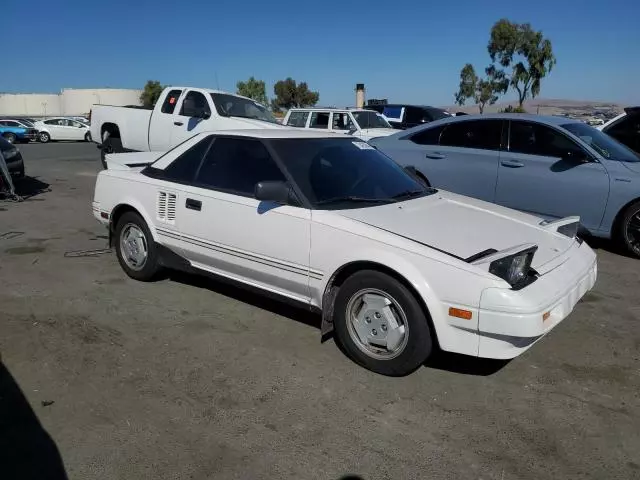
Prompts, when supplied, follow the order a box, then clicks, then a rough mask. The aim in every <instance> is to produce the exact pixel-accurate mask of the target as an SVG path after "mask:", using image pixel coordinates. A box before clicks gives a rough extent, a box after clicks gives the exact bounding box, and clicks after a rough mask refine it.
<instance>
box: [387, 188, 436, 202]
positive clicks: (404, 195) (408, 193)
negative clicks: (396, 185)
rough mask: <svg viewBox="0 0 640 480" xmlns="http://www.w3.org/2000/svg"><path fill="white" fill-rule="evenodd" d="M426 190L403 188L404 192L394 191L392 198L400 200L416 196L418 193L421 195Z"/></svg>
mask: <svg viewBox="0 0 640 480" xmlns="http://www.w3.org/2000/svg"><path fill="white" fill-rule="evenodd" d="M427 192H428V190H427V189H425V190H405V191H404V192H400V193H396V194H395V195H394V196H392V197H391V198H393V199H394V200H401V199H407V198H413V197H417V196H418V195H422V194H423V193H427Z"/></svg>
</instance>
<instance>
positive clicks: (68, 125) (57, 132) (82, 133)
mask: <svg viewBox="0 0 640 480" xmlns="http://www.w3.org/2000/svg"><path fill="white" fill-rule="evenodd" d="M35 126H36V128H37V130H38V140H40V141H41V142H42V143H47V142H48V141H50V140H54V141H58V140H78V141H80V140H84V141H85V142H90V141H91V132H90V131H89V126H88V125H85V124H84V123H81V122H78V121H76V120H71V119H69V118H64V117H55V118H48V119H46V120H40V121H38V122H36V123H35Z"/></svg>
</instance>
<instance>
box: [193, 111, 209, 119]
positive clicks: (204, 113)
mask: <svg viewBox="0 0 640 480" xmlns="http://www.w3.org/2000/svg"><path fill="white" fill-rule="evenodd" d="M196 117H198V118H202V119H203V120H207V119H208V118H210V117H211V112H207V111H206V110H200V111H199V112H198V114H197V115H196Z"/></svg>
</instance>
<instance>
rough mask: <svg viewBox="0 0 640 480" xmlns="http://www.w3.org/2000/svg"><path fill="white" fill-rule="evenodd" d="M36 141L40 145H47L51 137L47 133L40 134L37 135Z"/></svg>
mask: <svg viewBox="0 0 640 480" xmlns="http://www.w3.org/2000/svg"><path fill="white" fill-rule="evenodd" d="M38 140H40V142H41V143H47V142H48V141H49V140H51V135H49V134H48V133H47V132H40V133H38Z"/></svg>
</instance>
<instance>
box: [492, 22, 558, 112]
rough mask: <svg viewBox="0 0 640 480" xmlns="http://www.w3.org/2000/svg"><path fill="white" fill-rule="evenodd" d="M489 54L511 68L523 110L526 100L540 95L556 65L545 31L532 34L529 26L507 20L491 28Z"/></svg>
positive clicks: (493, 60)
mask: <svg viewBox="0 0 640 480" xmlns="http://www.w3.org/2000/svg"><path fill="white" fill-rule="evenodd" d="M487 50H488V51H489V55H490V57H491V61H492V62H495V61H498V63H499V64H500V65H501V66H502V67H504V68H508V67H511V69H512V70H511V74H510V77H509V84H510V85H511V86H512V87H513V88H514V89H515V90H516V91H517V92H518V105H519V107H520V109H522V108H523V103H524V101H525V100H526V99H527V98H529V97H530V98H535V97H536V96H537V95H538V94H539V93H540V84H541V82H542V79H543V78H544V77H546V76H547V75H548V74H549V73H550V72H551V69H552V68H553V66H554V65H555V64H556V58H555V56H554V55H553V48H552V46H551V41H550V40H549V39H547V38H544V36H543V34H542V31H535V30H533V28H531V25H530V24H528V23H513V22H510V21H509V20H507V19H504V18H503V19H501V20H498V21H497V22H496V23H495V24H494V25H493V27H492V28H491V37H490V39H489V45H488V46H487Z"/></svg>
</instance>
